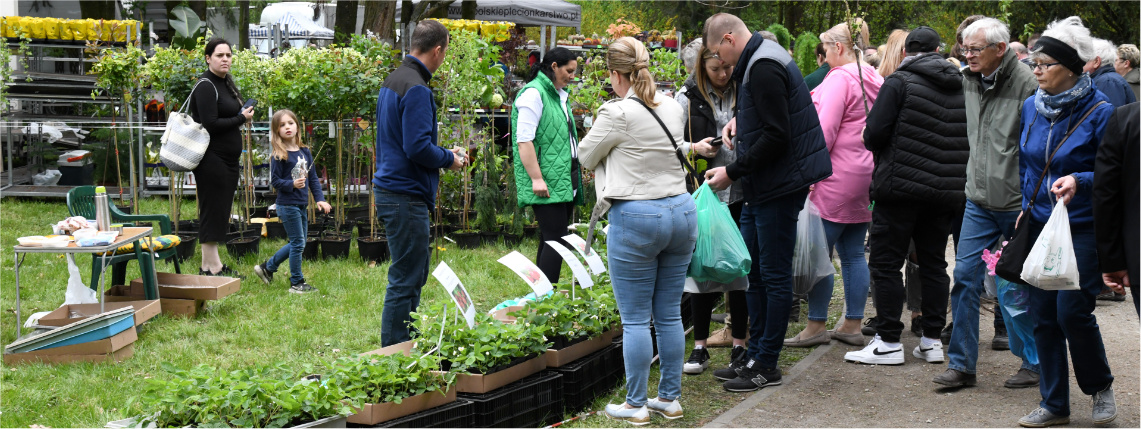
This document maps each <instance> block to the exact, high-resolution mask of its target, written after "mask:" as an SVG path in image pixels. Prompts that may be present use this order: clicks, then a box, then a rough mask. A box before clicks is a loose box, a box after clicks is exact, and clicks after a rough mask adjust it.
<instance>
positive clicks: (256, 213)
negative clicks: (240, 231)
mask: <svg viewBox="0 0 1141 429" xmlns="http://www.w3.org/2000/svg"><path fill="white" fill-rule="evenodd" d="M250 217H252V218H253V217H269V206H259V207H251V208H250Z"/></svg>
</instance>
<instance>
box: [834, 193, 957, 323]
mask: <svg viewBox="0 0 1141 429" xmlns="http://www.w3.org/2000/svg"><path fill="white" fill-rule="evenodd" d="M954 217H955V208H954V207H949V206H939V205H934V204H930V203H919V202H915V203H887V202H877V203H876V208H875V210H873V211H872V225H871V227H870V228H868V246H869V247H870V248H871V254H870V255H869V257H868V268H869V269H870V270H871V273H872V282H873V283H875V285H876V287H875V294H876V299H875V306H876V317H877V318H878V320H879V324H878V325H877V328H876V333H877V334H879V336H880V338H881V339H882V340H884V341H885V342H888V343H898V342H899V337H900V334H901V333H902V332H903V322H902V321H900V320H899V318H900V315H901V314H902V313H903V305H904V302H905V301H906V300H907V291H906V289H904V286H903V273H902V272H901V269H902V268H903V264H904V262H905V261H906V260H907V255H908V250H909V247H910V243H911V242H912V240H914V241H915V253H916V255H918V256H919V261H918V262H919V276H920V278H921V279H922V287H921V291H920V295H921V296H922V303H921V304H920V309H921V310H922V312H923V316H922V317H921V318H920V320H919V323H920V326H922V327H923V336H924V337H927V338H939V333H940V332H941V331H942V330H943V327H944V326H945V325H946V324H947V297H948V294H949V293H950V284H951V278H950V277H949V276H947V259H946V257H947V236H948V235H950V233H951V222H952V220H953V219H954ZM845 281H846V280H845Z"/></svg>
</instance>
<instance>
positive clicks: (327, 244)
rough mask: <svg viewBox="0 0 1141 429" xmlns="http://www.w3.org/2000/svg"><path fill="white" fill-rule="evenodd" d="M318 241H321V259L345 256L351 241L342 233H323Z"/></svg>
mask: <svg viewBox="0 0 1141 429" xmlns="http://www.w3.org/2000/svg"><path fill="white" fill-rule="evenodd" d="M318 241H319V242H320V243H321V259H332V258H347V257H348V256H349V248H350V247H352V243H353V242H352V241H350V240H349V236H347V235H344V234H335V233H325V234H324V235H322V236H321V238H320V239H318Z"/></svg>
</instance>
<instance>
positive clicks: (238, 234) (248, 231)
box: [226, 225, 261, 242]
mask: <svg viewBox="0 0 1141 429" xmlns="http://www.w3.org/2000/svg"><path fill="white" fill-rule="evenodd" d="M242 228H245V231H243V230H242ZM242 237H261V225H254V226H248V227H247V226H244V225H243V226H241V227H237V228H235V227H234V226H233V225H230V232H228V233H226V241H227V242H229V241H231V240H234V239H237V238H242Z"/></svg>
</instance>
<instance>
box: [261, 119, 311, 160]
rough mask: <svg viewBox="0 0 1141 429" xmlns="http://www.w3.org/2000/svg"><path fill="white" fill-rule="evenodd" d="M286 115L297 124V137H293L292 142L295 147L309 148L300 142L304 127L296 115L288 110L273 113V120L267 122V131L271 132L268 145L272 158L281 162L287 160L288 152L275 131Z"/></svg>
mask: <svg viewBox="0 0 1141 429" xmlns="http://www.w3.org/2000/svg"><path fill="white" fill-rule="evenodd" d="M286 115H288V116H289V117H291V118H293V122H294V123H296V124H297V135H296V136H294V137H293V140H294V142H295V143H297V147H299V148H302V147H309V146H306V145H305V143H304V142H302V141H301V132H302V131H303V130H304V129H305V126H304V125H302V124H301V120H300V119H297V114H296V113H293V111H292V110H289V109H281V110H278V111H277V112H274V114H273V119H271V120H270V121H269V129H270V131H271V132H270V133H269V143H270V146H271V147H273V155H272V156H273V157H274V158H277V159H279V160H282V161H285V160H287V159H289V151H288V150H285V142H284V141H282V140H281V135H280V134H278V133H277V129H278V128H279V127H281V122H282V121H284V120H285V116H286Z"/></svg>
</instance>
